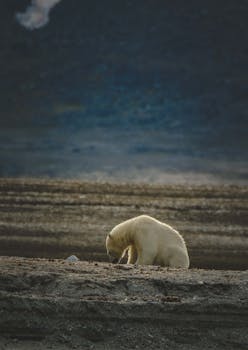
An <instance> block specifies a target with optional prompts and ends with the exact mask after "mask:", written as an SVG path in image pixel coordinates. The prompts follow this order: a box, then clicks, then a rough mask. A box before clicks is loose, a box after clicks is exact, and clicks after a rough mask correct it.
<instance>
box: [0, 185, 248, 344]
mask: <svg viewBox="0 0 248 350" xmlns="http://www.w3.org/2000/svg"><path fill="white" fill-rule="evenodd" d="M247 197H248V189H247V187H236V186H222V187H221V186H218V187H209V186H199V187H187V186H159V185H154V186H148V185H135V184H133V185H128V184H126V185H125V184H119V185H117V184H116V185H114V184H100V183H82V182H75V181H50V180H28V179H23V180H20V179H19V180H9V179H1V180H0V242H1V244H0V255H2V257H1V258H0V349H1V350H2V349H7V350H10V349H19V350H24V349H28V350H29V349H38V350H39V349H62V350H63V349H73V348H78V349H199V348H202V349H247V348H248V338H247V325H248V303H247V292H248V282H247V281H248V274H247V261H248V259H247V257H248V256H247V245H248V240H247V236H248V231H247ZM142 213H146V214H149V215H152V216H154V217H156V218H158V219H160V220H163V221H165V222H167V223H169V224H170V225H172V226H173V227H175V228H176V229H178V230H179V231H180V233H181V234H182V235H183V236H184V238H185V241H186V243H187V245H188V249H189V254H190V258H191V269H190V270H188V271H186V270H171V269H170V270H168V269H166V268H160V267H156V266H146V267H133V266H129V265H111V264H109V263H107V259H106V258H107V257H106V252H105V247H104V240H105V236H106V234H107V232H108V231H109V230H110V229H111V228H112V227H113V226H114V225H115V224H117V223H118V222H120V221H122V220H125V219H127V218H130V217H132V216H135V215H139V214H142ZM71 254H75V255H77V256H78V257H79V258H80V260H81V261H79V262H74V263H71V262H67V261H65V258H66V257H67V256H69V255H71ZM24 257H25V258H24Z"/></svg>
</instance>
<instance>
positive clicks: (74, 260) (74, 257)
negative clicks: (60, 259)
mask: <svg viewBox="0 0 248 350" xmlns="http://www.w3.org/2000/svg"><path fill="white" fill-rule="evenodd" d="M65 260H66V261H69V262H76V261H79V259H78V257H77V256H76V255H71V256H68V258H66V259H65Z"/></svg>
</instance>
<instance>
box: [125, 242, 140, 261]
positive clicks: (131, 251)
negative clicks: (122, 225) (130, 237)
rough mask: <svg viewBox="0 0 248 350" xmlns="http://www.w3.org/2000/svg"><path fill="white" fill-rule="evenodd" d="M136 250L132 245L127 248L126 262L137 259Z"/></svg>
mask: <svg viewBox="0 0 248 350" xmlns="http://www.w3.org/2000/svg"><path fill="white" fill-rule="evenodd" d="M137 257H138V255H137V250H136V248H135V246H134V245H131V246H130V247H129V248H128V260H127V264H135V263H136V261H137Z"/></svg>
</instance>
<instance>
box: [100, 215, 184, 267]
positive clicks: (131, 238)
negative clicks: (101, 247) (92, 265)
mask: <svg viewBox="0 0 248 350" xmlns="http://www.w3.org/2000/svg"><path fill="white" fill-rule="evenodd" d="M106 249H107V254H108V255H109V257H110V258H111V260H112V262H118V261H119V262H120V260H121V259H122V257H123V256H125V254H126V252H127V253H128V261H127V263H128V264H137V265H160V266H169V267H174V268H188V267H189V256H188V251H187V247H186V244H185V242H184V240H183V238H182V236H181V235H180V234H179V233H178V232H177V231H176V230H174V229H173V228H172V227H170V226H169V225H167V224H164V223H162V222H160V221H158V220H156V219H154V218H152V217H151V216H147V215H141V216H137V217H134V218H132V219H129V220H127V221H124V222H122V223H120V224H119V225H117V226H115V227H114V228H113V230H112V231H111V232H110V233H109V234H108V235H107V238H106Z"/></svg>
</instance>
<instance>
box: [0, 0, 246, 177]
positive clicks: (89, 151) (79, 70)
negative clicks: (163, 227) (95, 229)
mask: <svg viewBox="0 0 248 350" xmlns="http://www.w3.org/2000/svg"><path fill="white" fill-rule="evenodd" d="M28 4H29V1H25V0H4V1H1V5H0V176H11V177H13V176H32V177H34V176H35V177H36V176H49V177H63V178H80V179H90V180H106V179H114V180H124V181H129V180H132V181H147V182H185V181H186V182H191V183H201V182H218V183H220V182H221V183H239V184H240V183H246V180H247V174H248V166H247V159H248V151H247V149H248V147H247V146H248V132H247V126H248V1H246V0H240V1H237V2H236V1H233V0H232V1H231V0H225V1H221V0H220V1H216V0H210V1H205V2H200V1H199V0H195V1H192V0H189V1H185V0H175V1H165V0H143V1H141V0H103V1H99V0H90V1H89V0H85V1H83V0H62V2H61V3H59V4H58V5H57V6H56V7H55V8H54V9H53V10H52V12H51V16H50V22H49V24H48V25H47V26H46V27H44V28H41V29H39V30H34V31H29V30H27V29H25V28H23V27H21V26H20V24H18V23H17V21H16V19H15V13H16V12H19V11H23V10H24V9H25V7H26V6H27V5H28Z"/></svg>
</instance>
